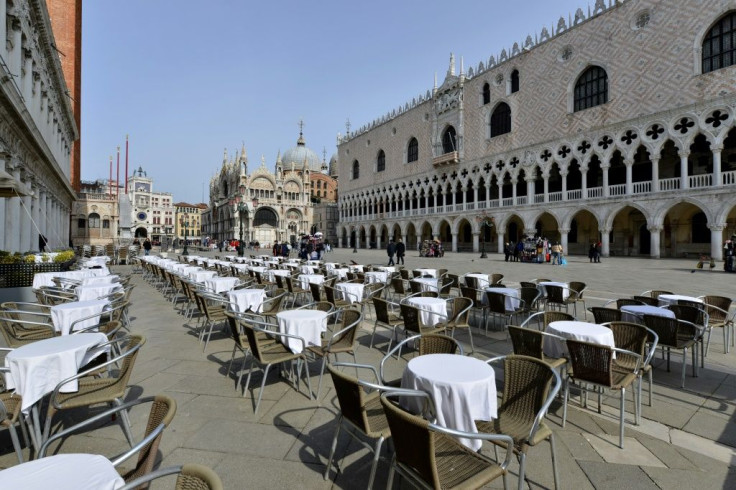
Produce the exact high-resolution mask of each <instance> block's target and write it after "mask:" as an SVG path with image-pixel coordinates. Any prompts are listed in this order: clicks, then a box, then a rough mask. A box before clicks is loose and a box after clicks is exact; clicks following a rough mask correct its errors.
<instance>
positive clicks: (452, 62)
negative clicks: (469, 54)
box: [447, 53, 455, 77]
mask: <svg viewBox="0 0 736 490" xmlns="http://www.w3.org/2000/svg"><path fill="white" fill-rule="evenodd" d="M447 75H448V76H451V77H454V76H455V55H454V54H453V53H450V66H449V68H447Z"/></svg>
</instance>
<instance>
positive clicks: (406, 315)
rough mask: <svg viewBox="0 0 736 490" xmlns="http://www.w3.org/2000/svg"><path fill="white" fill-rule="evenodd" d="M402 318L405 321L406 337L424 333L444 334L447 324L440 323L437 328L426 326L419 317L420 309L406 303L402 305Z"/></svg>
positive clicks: (400, 305) (400, 306)
mask: <svg viewBox="0 0 736 490" xmlns="http://www.w3.org/2000/svg"><path fill="white" fill-rule="evenodd" d="M399 308H400V309H401V318H402V319H403V320H404V335H406V336H410V335H414V334H422V333H444V331H445V324H444V323H439V324H437V326H431V327H427V326H424V325H423V324H422V322H421V319H420V317H419V312H420V310H421V309H420V308H417V307H416V306H412V305H409V304H406V303H400V304H399Z"/></svg>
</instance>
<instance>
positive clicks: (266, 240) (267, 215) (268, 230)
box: [253, 207, 279, 244]
mask: <svg viewBox="0 0 736 490" xmlns="http://www.w3.org/2000/svg"><path fill="white" fill-rule="evenodd" d="M278 229H279V217H278V215H277V214H276V212H275V211H274V210H273V209H271V208H268V207H261V208H259V209H258V211H256V214H255V215H254V216H253V240H255V241H257V242H259V243H261V244H272V243H274V242H275V241H276V240H279V236H278V234H277V233H278Z"/></svg>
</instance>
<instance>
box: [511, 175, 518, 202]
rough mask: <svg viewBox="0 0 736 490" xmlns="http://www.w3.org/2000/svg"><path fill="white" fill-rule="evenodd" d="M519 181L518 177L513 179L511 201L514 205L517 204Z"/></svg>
mask: <svg viewBox="0 0 736 490" xmlns="http://www.w3.org/2000/svg"><path fill="white" fill-rule="evenodd" d="M517 182H518V179H517V178H513V179H511V202H512V203H513V205H514V206H516V183H517Z"/></svg>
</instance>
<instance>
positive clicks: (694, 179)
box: [689, 174, 713, 189]
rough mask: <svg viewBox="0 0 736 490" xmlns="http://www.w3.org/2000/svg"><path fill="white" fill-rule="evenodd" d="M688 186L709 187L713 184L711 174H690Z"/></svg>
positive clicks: (692, 187)
mask: <svg viewBox="0 0 736 490" xmlns="http://www.w3.org/2000/svg"><path fill="white" fill-rule="evenodd" d="M689 182H690V188H691V189H694V188H697V187H710V186H712V185H713V174H700V175H691V176H690V177H689Z"/></svg>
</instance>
